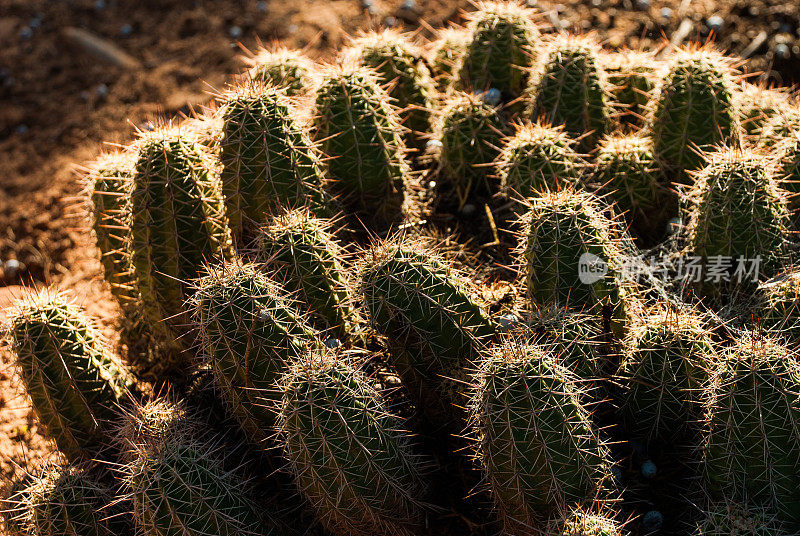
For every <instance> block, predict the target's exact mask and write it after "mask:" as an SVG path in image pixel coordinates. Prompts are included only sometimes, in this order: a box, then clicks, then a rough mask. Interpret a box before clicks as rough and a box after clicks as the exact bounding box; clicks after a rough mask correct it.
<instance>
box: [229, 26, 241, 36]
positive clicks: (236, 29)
mask: <svg viewBox="0 0 800 536" xmlns="http://www.w3.org/2000/svg"><path fill="white" fill-rule="evenodd" d="M228 35H230V36H231V38H233V39H239V38H240V37H241V36H242V28H241V26H231V29H230V30H228Z"/></svg>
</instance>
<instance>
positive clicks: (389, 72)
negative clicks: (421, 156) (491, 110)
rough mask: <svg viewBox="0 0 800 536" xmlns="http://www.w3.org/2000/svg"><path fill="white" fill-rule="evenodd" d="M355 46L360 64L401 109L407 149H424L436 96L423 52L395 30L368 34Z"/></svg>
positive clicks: (354, 44)
mask: <svg viewBox="0 0 800 536" xmlns="http://www.w3.org/2000/svg"><path fill="white" fill-rule="evenodd" d="M353 46H354V53H355V54H356V56H357V57H358V59H359V61H360V63H361V64H362V65H364V66H365V67H369V68H370V69H373V71H374V72H375V73H376V75H377V76H378V81H379V82H380V83H381V84H382V85H384V87H386V88H387V91H388V93H389V96H390V97H391V98H392V99H393V101H394V102H393V103H394V104H395V105H397V106H398V107H400V119H401V120H402V123H403V127H405V129H407V134H406V136H405V141H406V145H407V146H408V147H413V148H415V149H421V148H422V147H423V146H424V144H425V134H426V133H427V132H428V131H429V130H430V120H431V113H430V108H431V107H432V105H433V99H434V93H435V91H434V86H433V78H432V77H431V73H430V70H429V69H428V67H427V65H426V64H425V62H424V61H423V59H422V56H423V54H422V51H421V50H419V49H418V48H417V47H416V46H415V45H414V44H413V43H412V42H411V41H410V40H409V39H408V38H406V37H405V36H403V35H402V34H401V33H399V32H397V31H393V30H384V31H382V32H373V33H370V34H367V35H365V36H363V37H361V38H360V39H357V40H356V41H355V42H354V43H353Z"/></svg>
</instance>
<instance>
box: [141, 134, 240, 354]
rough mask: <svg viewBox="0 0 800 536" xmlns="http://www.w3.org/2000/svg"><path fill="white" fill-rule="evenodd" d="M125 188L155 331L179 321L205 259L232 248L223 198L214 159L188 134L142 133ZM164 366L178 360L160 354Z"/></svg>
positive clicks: (146, 309)
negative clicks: (129, 187) (128, 190)
mask: <svg viewBox="0 0 800 536" xmlns="http://www.w3.org/2000/svg"><path fill="white" fill-rule="evenodd" d="M135 148H136V149H137V150H138V159H137V161H136V165H135V173H134V179H133V190H132V192H131V213H132V217H131V235H132V242H131V256H132V263H133V268H134V273H135V275H136V282H137V285H138V287H139V293H140V295H141V298H142V314H143V317H144V319H145V321H146V322H147V324H149V326H150V329H152V330H153V331H154V332H160V333H161V335H160V337H161V338H164V339H172V338H173V336H171V335H170V334H169V333H164V330H165V326H164V323H165V321H167V320H168V321H169V322H170V324H172V325H179V324H181V323H182V322H184V323H185V318H184V317H183V315H182V313H183V302H184V299H185V296H186V291H187V290H188V288H189V285H190V281H191V280H192V279H195V278H196V277H197V276H198V274H199V272H200V270H201V269H202V267H203V264H204V263H205V262H206V261H210V260H212V259H214V258H218V257H230V256H232V254H233V252H232V246H231V237H230V230H229V229H228V221H227V218H226V216H225V205H224V202H223V199H222V191H221V187H220V184H219V180H218V177H217V175H216V170H215V168H214V164H213V163H212V160H211V158H210V156H209V155H208V153H207V152H206V151H205V150H204V149H203V148H202V146H200V145H199V143H198V142H197V141H196V140H195V139H193V138H192V136H190V135H189V134H183V133H180V132H179V131H176V130H157V131H154V132H149V133H145V134H143V135H142V137H141V139H140V140H139V141H138V142H137V143H136V146H135ZM163 366H164V367H165V368H167V369H169V368H177V367H179V366H180V364H179V363H178V360H177V359H176V362H165V363H163Z"/></svg>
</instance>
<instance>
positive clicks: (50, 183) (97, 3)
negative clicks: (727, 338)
mask: <svg viewBox="0 0 800 536" xmlns="http://www.w3.org/2000/svg"><path fill="white" fill-rule="evenodd" d="M528 4H529V5H531V6H533V7H537V8H538V9H539V10H540V12H541V22H542V24H544V25H547V26H549V27H550V28H551V30H552V29H558V28H561V29H565V30H569V31H572V32H595V33H596V34H597V35H598V36H599V38H600V39H601V40H602V41H603V42H604V43H605V45H606V46H608V47H623V46H627V47H629V48H645V49H655V48H658V47H662V46H664V45H665V43H667V42H669V41H670V40H673V41H676V42H677V41H683V42H686V41H692V40H697V41H707V40H711V41H715V42H717V43H718V45H719V46H720V47H721V48H722V49H724V50H725V51H727V52H730V53H733V54H738V55H744V56H747V57H748V62H747V63H746V64H745V65H744V66H743V69H744V70H746V71H748V72H750V73H755V74H754V78H761V79H763V80H765V81H769V82H770V83H775V84H779V85H791V84H793V83H794V82H795V81H800V34H798V26H799V25H800V9H798V5H797V1H796V0H791V1H777V0H770V1H762V0H753V1H751V0H733V1H730V0H725V1H722V2H713V1H710V0H705V1H703V0H694V1H692V0H682V1H681V0H580V1H579V0H564V1H563V2H562V3H558V2H553V1H549V0H541V1H539V2H533V1H531V2H528ZM469 9H470V3H469V2H468V1H464V0H454V1H446V0H416V1H413V0H390V1H389V0H385V1H384V0H293V1H287V0H266V1H257V0H182V1H175V0H0V323H1V322H2V321H3V313H2V308H3V307H5V306H6V305H8V303H9V302H10V301H11V300H13V298H14V297H16V296H19V295H21V293H22V287H21V286H20V285H22V284H25V285H36V286H42V285H55V286H56V287H58V288H63V289H69V291H70V293H71V294H72V295H74V296H75V297H76V299H77V300H78V302H79V303H81V304H83V305H84V306H86V308H87V309H88V311H89V312H90V313H91V314H93V315H95V316H97V317H99V318H101V320H102V322H103V324H104V326H105V327H106V328H107V329H106V331H107V333H108V335H109V336H111V337H113V330H111V329H108V328H110V326H112V325H113V323H114V315H115V306H114V303H113V301H112V299H111V297H110V294H109V293H108V291H107V289H106V288H105V286H104V284H103V281H102V274H101V271H100V265H99V262H98V261H97V254H96V252H95V251H94V247H93V246H92V245H91V244H90V242H89V238H88V233H87V232H86V229H85V223H84V222H83V219H82V211H81V208H82V207H81V206H80V198H79V194H80V191H81V184H80V183H79V180H78V178H77V174H76V165H79V164H80V163H82V162H86V161H87V160H90V159H91V158H92V157H93V156H94V155H96V154H98V153H99V152H100V151H102V150H103V149H104V143H117V144H125V143H128V142H130V141H131V140H132V138H133V135H134V133H135V131H136V129H147V128H149V125H152V124H153V123H154V122H155V121H157V120H159V118H161V117H166V118H179V117H181V116H183V115H188V114H191V113H192V111H193V110H200V109H201V108H202V106H203V105H204V104H205V103H207V102H209V101H210V100H211V99H212V96H211V94H212V93H214V91H215V90H220V89H222V88H224V87H225V84H226V82H227V81H228V80H229V79H230V77H231V75H232V74H234V73H236V72H238V71H239V70H240V68H241V56H242V54H243V50H242V48H241V47H244V48H247V49H250V50H253V49H255V48H256V47H257V46H258V43H259V40H260V42H263V43H264V44H266V45H270V44H273V43H280V44H283V45H286V46H288V47H297V48H306V50H307V52H308V54H309V55H311V56H312V57H314V58H317V59H321V60H326V59H331V54H332V52H333V51H334V50H336V49H337V48H339V47H340V46H341V45H342V44H343V42H345V41H346V38H347V35H348V34H353V33H356V32H358V31H359V30H362V29H372V28H376V27H380V26H401V27H404V28H406V29H408V30H416V31H418V32H419V34H420V37H421V38H426V37H429V36H431V35H432V33H431V31H430V28H432V27H433V28H435V27H440V26H442V25H443V24H447V23H458V22H460V21H462V13H463V12H464V10H469ZM75 29H79V30H82V31H83V32H84V33H82V34H81V35H83V36H85V35H87V34H86V32H88V34H89V35H90V36H93V37H97V38H102V39H104V40H107V41H108V42H111V43H113V44H114V45H116V46H117V47H119V48H120V49H121V50H122V51H124V52H125V53H126V54H128V55H129V56H130V58H129V61H128V62H127V64H126V65H124V66H121V65H117V64H114V63H109V62H108V61H104V60H101V59H99V58H98V57H97V56H96V55H93V54H92V53H90V52H87V50H86V48H85V47H84V46H82V45H81V44H80V43H79V41H78V39H77V38H76V37H75V35H76V31H75ZM240 44H241V47H240ZM0 360H2V362H1V363H0V473H2V474H3V476H6V477H8V476H11V475H12V474H14V473H16V472H18V471H20V470H22V469H24V466H25V464H26V463H31V462H33V461H35V460H37V459H39V458H41V457H42V456H46V455H47V453H48V452H49V451H50V449H49V446H48V444H47V442H46V441H45V440H44V439H43V438H42V437H41V435H39V434H38V433H37V430H36V423H35V419H34V418H33V415H32V413H31V412H30V410H29V408H28V406H27V402H26V400H25V399H24V397H23V396H22V395H20V391H19V389H17V388H16V387H15V385H14V380H13V374H12V371H11V365H10V362H9V361H10V357H9V353H8V352H7V349H4V348H2V346H0Z"/></svg>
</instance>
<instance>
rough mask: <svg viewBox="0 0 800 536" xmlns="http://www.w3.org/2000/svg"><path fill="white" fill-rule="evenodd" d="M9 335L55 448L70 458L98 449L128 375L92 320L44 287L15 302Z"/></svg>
mask: <svg viewBox="0 0 800 536" xmlns="http://www.w3.org/2000/svg"><path fill="white" fill-rule="evenodd" d="M10 337H11V343H12V349H13V351H14V354H15V355H16V358H17V366H18V371H19V375H20V378H21V379H22V382H23V384H24V385H25V388H26V390H27V392H28V395H29V396H30V398H31V403H32V406H33V410H34V412H35V413H36V416H37V417H38V419H39V421H40V422H41V423H42V424H43V425H44V427H45V428H46V430H47V433H48V435H49V436H50V437H52V438H53V439H54V440H55V443H56V445H57V446H58V449H59V450H60V451H61V452H63V453H64V454H65V455H66V456H67V457H68V458H69V459H70V460H76V459H80V458H83V457H87V456H91V455H93V454H96V453H97V452H99V451H100V450H101V447H102V445H103V440H104V439H106V435H107V432H108V430H107V426H108V422H109V421H110V420H111V419H112V418H113V417H114V416H115V410H116V406H117V405H118V404H120V403H122V402H124V401H125V399H126V397H127V395H128V393H129V389H130V388H131V387H132V386H133V378H132V377H131V376H130V374H129V373H128V372H127V371H126V370H125V369H124V368H123V367H122V366H121V365H120V364H119V363H117V362H116V361H115V360H114V359H113V358H112V356H111V353H110V351H109V350H108V349H107V348H106V346H105V344H104V341H103V339H102V336H101V335H100V333H99V332H98V331H97V329H96V328H95V327H94V325H93V324H92V321H90V320H89V319H88V318H87V317H86V316H85V315H84V314H83V312H81V311H80V310H79V309H78V308H77V307H76V306H75V305H73V304H71V303H70V302H69V301H67V300H66V299H65V298H64V297H63V296H60V295H57V294H51V293H48V292H43V293H41V294H39V295H37V296H29V297H26V298H23V299H22V300H21V301H19V302H17V304H16V306H15V310H14V311H13V312H12V313H11V323H10Z"/></svg>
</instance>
